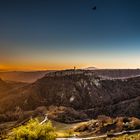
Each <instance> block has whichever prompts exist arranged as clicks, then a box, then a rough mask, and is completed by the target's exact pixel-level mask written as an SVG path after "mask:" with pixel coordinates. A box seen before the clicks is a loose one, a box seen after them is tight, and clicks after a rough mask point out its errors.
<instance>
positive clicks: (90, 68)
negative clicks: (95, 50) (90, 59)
mask: <svg viewBox="0 0 140 140" xmlns="http://www.w3.org/2000/svg"><path fill="white" fill-rule="evenodd" d="M83 70H97V68H96V67H87V68H84V69H83Z"/></svg>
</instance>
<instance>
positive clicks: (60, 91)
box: [0, 70, 140, 118]
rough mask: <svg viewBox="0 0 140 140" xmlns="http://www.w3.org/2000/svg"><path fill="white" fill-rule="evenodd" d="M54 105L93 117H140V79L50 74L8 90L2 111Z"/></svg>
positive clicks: (69, 72)
mask: <svg viewBox="0 0 140 140" xmlns="http://www.w3.org/2000/svg"><path fill="white" fill-rule="evenodd" d="M1 84H2V83H1ZM51 105H53V106H65V107H71V108H73V109H75V110H77V111H79V112H83V113H84V114H87V115H88V117H90V118H96V117H97V116H98V115H107V116H124V115H126V116H135V117H140V110H139V107H140V77H139V76H137V77H132V78H125V79H108V78H107V79H105V78H104V77H102V76H99V75H97V74H94V73H91V71H84V72H83V71H82V72H81V71H80V70H77V71H59V72H55V73H50V74H47V75H46V76H45V77H43V78H41V79H39V80H37V81H36V82H35V83H33V84H29V85H26V86H25V87H20V88H16V89H13V90H11V91H9V93H8V95H7V96H4V97H3V98H1V99H0V107H1V108H0V112H1V113H4V112H6V111H9V110H13V111H14V110H15V109H16V108H17V107H20V108H21V109H22V110H34V109H36V108H37V107H39V106H47V107H49V106H51Z"/></svg>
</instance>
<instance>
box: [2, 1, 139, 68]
mask: <svg viewBox="0 0 140 140" xmlns="http://www.w3.org/2000/svg"><path fill="white" fill-rule="evenodd" d="M94 6H96V10H93V9H92V8H93V7H94ZM74 66H76V68H85V67H91V66H93V67H97V68H113V69H114V68H140V0H0V69H1V70H45V69H50V70H51V69H55V70H56V69H69V68H73V67H74Z"/></svg>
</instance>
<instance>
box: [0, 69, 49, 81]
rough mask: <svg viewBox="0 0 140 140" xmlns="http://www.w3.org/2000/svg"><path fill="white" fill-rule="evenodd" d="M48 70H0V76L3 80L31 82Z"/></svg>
mask: <svg viewBox="0 0 140 140" xmlns="http://www.w3.org/2000/svg"><path fill="white" fill-rule="evenodd" d="M48 72H50V71H30V72H24V71H7V72H6V71H0V78H2V79H3V80H9V81H18V82H19V81H20V82H27V83H32V82H35V81H36V80H37V79H39V78H42V77H43V76H45V74H46V73H48Z"/></svg>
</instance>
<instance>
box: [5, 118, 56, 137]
mask: <svg viewBox="0 0 140 140" xmlns="http://www.w3.org/2000/svg"><path fill="white" fill-rule="evenodd" d="M55 138H56V133H55V129H54V127H53V126H52V124H51V122H50V121H48V122H46V123H44V124H40V122H39V121H38V119H31V120H30V121H29V122H28V123H27V124H26V125H22V126H19V127H17V128H14V129H13V130H12V132H11V133H10V134H9V136H8V137H7V140H55Z"/></svg>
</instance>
